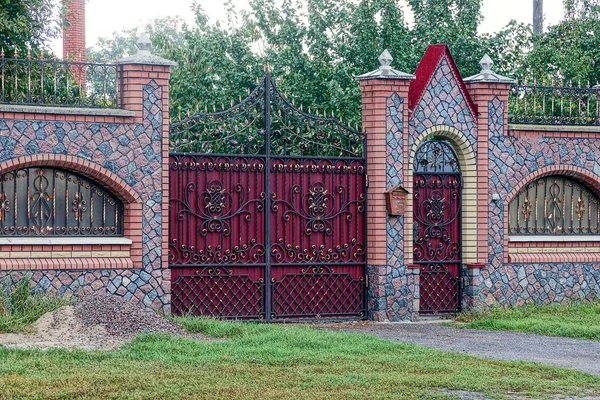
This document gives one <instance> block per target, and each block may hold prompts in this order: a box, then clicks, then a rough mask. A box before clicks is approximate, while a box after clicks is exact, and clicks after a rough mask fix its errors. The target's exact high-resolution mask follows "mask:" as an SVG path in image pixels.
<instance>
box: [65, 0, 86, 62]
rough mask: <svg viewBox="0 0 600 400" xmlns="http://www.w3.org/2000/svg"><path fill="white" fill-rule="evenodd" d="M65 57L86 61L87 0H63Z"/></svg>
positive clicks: (66, 58)
mask: <svg viewBox="0 0 600 400" xmlns="http://www.w3.org/2000/svg"><path fill="white" fill-rule="evenodd" d="M63 5H64V7H65V23H64V24H63V59H64V60H72V61H85V0H63Z"/></svg>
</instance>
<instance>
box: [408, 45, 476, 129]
mask: <svg viewBox="0 0 600 400" xmlns="http://www.w3.org/2000/svg"><path fill="white" fill-rule="evenodd" d="M444 57H445V58H446V60H447V61H448V64H449V65H450V69H451V70H452V73H453V74H454V76H455V77H456V80H457V82H458V86H459V88H460V91H461V92H462V95H463V97H464V98H465V100H466V101H467V104H468V105H469V108H470V109H471V113H472V114H473V117H474V118H475V119H477V106H476V105H475V103H473V100H472V99H471V96H470V95H469V91H468V90H467V87H466V86H465V83H464V82H463V80H462V77H461V76H460V73H459V72H458V68H457V67H456V63H455V62H454V59H453V58H452V54H450V50H449V49H448V46H447V45H445V44H432V45H430V46H429V47H427V50H426V51H425V54H424V55H423V58H422V59H421V62H420V63H419V65H418V66H417V70H416V72H415V77H416V79H414V80H413V81H411V82H410V87H409V89H408V108H409V109H410V110H411V111H414V109H415V107H416V106H417V104H419V101H421V98H422V97H423V94H424V93H425V89H426V88H427V85H429V82H431V78H432V77H433V74H434V73H435V70H436V69H437V67H438V66H439V65H440V62H441V61H442V60H443V59H444Z"/></svg>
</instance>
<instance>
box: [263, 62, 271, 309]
mask: <svg viewBox="0 0 600 400" xmlns="http://www.w3.org/2000/svg"><path fill="white" fill-rule="evenodd" d="M264 80H265V297H264V298H265V320H266V321H271V73H270V72H269V71H268V70H267V72H266V74H265V77H264Z"/></svg>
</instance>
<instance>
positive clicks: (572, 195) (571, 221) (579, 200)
mask: <svg viewBox="0 0 600 400" xmlns="http://www.w3.org/2000/svg"><path fill="white" fill-rule="evenodd" d="M598 204H599V199H598V196H596V195H595V194H594V193H592V192H591V191H590V190H589V189H588V188H587V187H585V186H584V185H582V184H580V183H579V182H577V181H575V180H573V179H570V178H568V177H565V176H560V175H552V176H547V177H543V178H539V179H536V180H534V181H532V182H530V183H529V184H528V185H527V186H525V187H524V188H523V189H522V190H521V191H520V192H519V194H518V195H517V196H516V198H515V199H513V200H512V201H511V202H510V204H509V209H508V213H509V225H508V232H509V234H513V235H595V234H598V233H599V232H600V208H599V207H598Z"/></svg>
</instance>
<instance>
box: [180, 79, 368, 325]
mask: <svg viewBox="0 0 600 400" xmlns="http://www.w3.org/2000/svg"><path fill="white" fill-rule="evenodd" d="M171 131H172V132H171V147H172V149H173V150H174V151H175V152H173V153H171V156H170V188H169V190H170V197H171V201H170V217H169V218H170V225H169V236H170V237H169V244H170V249H169V250H170V252H169V256H170V268H171V281H172V311H173V313H174V314H177V315H181V314H192V315H207V316H216V317H222V318H240V319H265V320H281V319H301V318H362V317H364V316H365V278H364V277H365V197H366V196H365V173H366V171H365V158H364V153H363V151H364V137H363V135H362V134H361V133H360V132H356V131H354V130H352V129H351V128H347V127H345V126H342V125H341V124H339V123H338V122H337V121H335V120H333V119H332V118H327V117H315V116H311V115H308V114H306V113H304V112H303V111H301V110H299V109H297V108H295V107H294V106H293V105H292V104H290V103H289V102H288V101H287V100H286V99H285V98H284V97H283V96H282V95H281V94H280V93H279V91H278V90H277V88H276V87H275V85H274V84H273V82H272V81H271V78H270V76H269V74H267V75H266V76H265V77H264V78H263V80H262V82H261V83H260V84H259V85H258V86H257V87H256V89H255V90H254V91H253V92H252V93H251V94H250V96H249V97H248V98H247V99H246V100H244V101H242V102H241V103H239V104H238V105H235V106H233V107H232V108H230V109H229V110H227V111H224V112H221V113H212V114H208V113H198V114H196V115H193V116H191V117H190V118H188V119H186V120H184V121H182V122H180V123H178V124H174V125H173V126H172V128H171ZM218 153H228V155H221V154H218ZM317 155H318V156H317Z"/></svg>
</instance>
